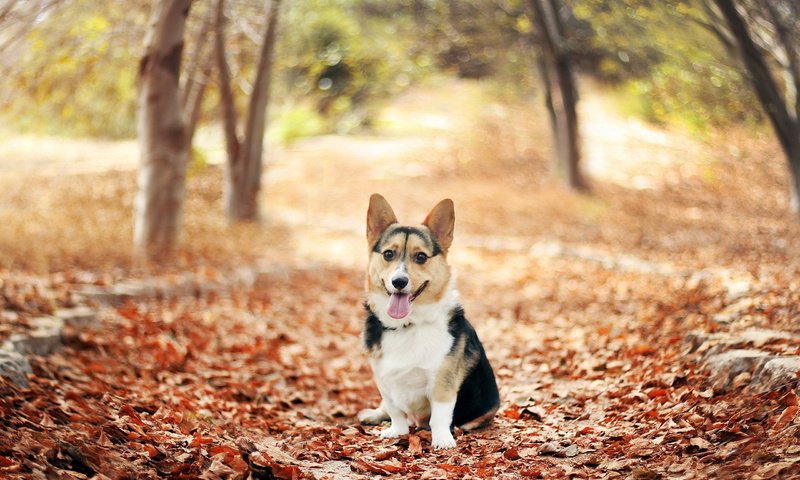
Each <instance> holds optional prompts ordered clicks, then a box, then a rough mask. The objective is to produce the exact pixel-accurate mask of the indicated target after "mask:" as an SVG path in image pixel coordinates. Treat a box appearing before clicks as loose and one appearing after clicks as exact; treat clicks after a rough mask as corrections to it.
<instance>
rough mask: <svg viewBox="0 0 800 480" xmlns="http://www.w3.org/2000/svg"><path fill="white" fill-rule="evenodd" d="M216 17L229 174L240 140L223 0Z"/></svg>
mask: <svg viewBox="0 0 800 480" xmlns="http://www.w3.org/2000/svg"><path fill="white" fill-rule="evenodd" d="M216 18H217V20H216V23H217V34H216V36H215V37H214V57H215V60H216V63H217V75H218V76H219V98H220V107H221V108H222V127H223V128H222V130H223V133H224V134H225V153H226V154H227V157H228V168H227V169H226V172H225V174H226V176H230V173H231V165H233V163H234V162H235V159H236V158H238V156H239V146H240V144H241V140H239V134H238V132H237V129H236V122H237V118H238V116H237V114H236V103H235V101H234V98H233V90H232V88H231V70H230V67H229V66H228V60H227V58H226V54H225V0H218V1H217V17H216ZM229 184H230V179H229V178H226V182H225V188H226V191H227V189H228V188H230V187H229ZM226 198H227V196H226ZM226 204H227V201H226Z"/></svg>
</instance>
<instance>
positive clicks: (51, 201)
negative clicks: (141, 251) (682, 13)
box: [0, 82, 800, 479]
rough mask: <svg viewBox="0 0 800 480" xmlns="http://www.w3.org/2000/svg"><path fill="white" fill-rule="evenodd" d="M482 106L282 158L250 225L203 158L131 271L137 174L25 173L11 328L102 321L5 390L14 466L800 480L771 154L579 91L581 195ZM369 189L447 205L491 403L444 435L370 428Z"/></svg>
mask: <svg viewBox="0 0 800 480" xmlns="http://www.w3.org/2000/svg"><path fill="white" fill-rule="evenodd" d="M491 98H492V97H491V95H490V93H489V92H487V90H486V88H485V87H484V86H481V85H478V84H474V83H470V82H452V83H447V84H445V85H440V86H438V88H430V89H421V90H415V91H412V92H410V93H409V94H406V95H404V96H402V97H400V98H399V99H397V100H396V101H394V102H393V103H392V104H390V105H389V106H388V107H387V109H386V110H385V112H384V115H383V117H382V119H381V122H379V125H380V127H379V133H377V134H373V135H364V136H348V137H342V136H325V137H318V138H312V139H306V140H301V141H298V142H297V143H295V144H293V145H291V146H288V147H282V148H275V149H273V152H272V159H271V162H270V165H269V166H268V168H267V174H266V177H265V183H264V192H263V206H264V208H263V216H264V221H263V222H261V223H259V224H254V225H244V226H235V227H229V226H228V225H226V224H225V222H224V219H222V215H221V213H220V210H221V208H220V198H221V184H222V174H221V171H220V169H219V168H218V167H214V166H211V167H206V168H205V169H202V170H199V171H196V172H192V173H191V175H190V178H189V180H188V194H187V204H186V221H185V236H184V246H183V247H182V249H181V251H180V252H179V254H178V255H176V258H174V259H173V260H172V261H171V262H169V263H167V264H164V265H160V266H152V265H150V266H146V265H139V264H134V263H132V262H131V260H130V258H131V255H130V254H131V251H130V238H131V226H130V224H131V221H130V217H131V212H132V202H133V195H134V192H135V173H134V172H133V171H131V170H130V169H129V168H128V167H129V166H128V167H121V168H120V170H119V171H110V170H112V167H113V166H112V165H111V164H112V163H113V162H106V161H104V160H103V158H102V156H97V153H96V152H95V153H93V154H92V155H94V157H93V158H100V160H98V161H94V160H92V162H91V163H92V165H93V167H92V168H90V169H89V168H87V169H86V170H83V171H80V169H78V170H77V171H72V172H71V173H70V174H60V175H53V174H51V173H52V172H58V164H57V157H58V155H55V156H52V155H51V156H49V157H48V156H46V155H43V156H41V157H36V156H35V155H33V156H32V157H31V158H39V160H40V161H41V162H42V164H43V165H44V164H47V165H50V167H52V168H50V169H48V171H47V172H44V171H38V170H37V171H34V170H32V169H29V168H17V169H14V168H9V169H8V170H7V172H8V174H7V175H4V176H3V177H2V178H0V218H3V221H2V222H0V315H2V318H0V343H2V342H3V341H4V340H6V339H14V338H19V337H14V335H19V334H23V335H24V334H26V333H28V334H31V335H33V334H35V332H36V329H37V328H38V327H37V325H39V324H38V323H37V322H38V321H39V320H37V319H38V318H40V317H42V316H43V315H54V316H56V317H58V316H62V317H63V316H64V314H63V313H62V312H63V310H60V309H63V308H70V307H75V306H78V305H86V306H88V307H90V308H91V309H92V312H93V313H92V315H91V318H89V320H87V321H67V322H66V324H65V326H64V327H63V331H61V332H60V334H59V337H60V341H61V342H62V343H63V345H60V346H56V347H54V348H52V350H54V351H53V352H48V353H49V355H40V356H36V355H30V356H28V357H27V359H28V361H29V362H30V365H31V367H32V373H30V374H28V375H27V378H25V379H24V381H18V382H17V383H16V384H15V383H13V382H11V381H10V380H4V379H0V424H2V429H0V476H2V477H9V478H105V477H109V478H159V477H167V478H242V477H246V476H248V475H251V476H252V477H253V478H320V479H323V478H330V479H333V478H345V479H347V478H355V479H359V478H373V477H376V476H385V477H387V478H508V479H512V478H521V477H529V478H638V479H655V478H686V479H690V478H798V477H797V475H798V474H797V473H795V472H798V471H800V446H798V445H800V415H798V411H799V408H798V407H799V406H798V397H797V390H796V388H797V382H798V380H797V378H798V377H797V375H796V374H795V372H796V371H797V370H800V367H798V368H796V369H792V368H789V369H788V370H786V369H784V371H783V376H780V375H778V374H770V372H773V371H772V370H770V369H769V368H767V367H768V366H769V362H770V361H779V362H788V365H790V366H791V365H794V363H791V362H793V361H796V360H797V359H798V358H800V357H798V355H800V326H798V320H799V319H800V307H798V305H800V275H799V274H800V255H798V254H799V253H800V235H799V234H800V222H798V221H797V220H796V219H795V218H794V217H792V216H791V215H790V214H789V213H788V195H787V194H786V192H787V189H788V186H787V185H788V182H787V178H786V173H785V169H784V165H783V162H782V160H781V157H780V154H779V149H778V147H777V146H776V145H775V143H774V142H773V141H772V140H771V139H770V138H769V137H767V136H762V135H759V134H756V133H752V132H742V131H732V132H725V136H724V137H723V136H722V135H719V136H710V137H708V138H706V139H705V140H703V141H700V140H696V139H693V138H691V137H689V136H686V135H683V134H681V133H680V132H675V131H668V130H664V129H658V128H654V127H650V126H647V125H643V124H640V123H638V122H635V121H630V120H627V119H625V118H624V117H622V116H620V115H618V114H616V113H615V112H614V110H613V106H612V105H610V104H609V103H608V102H607V101H606V100H605V99H604V98H603V97H600V96H596V95H588V96H587V95H584V100H583V104H582V111H581V113H582V119H583V125H582V127H583V131H584V145H585V147H584V152H585V154H586V157H587V170H588V171H589V172H590V175H591V181H592V185H593V191H592V194H591V195H577V194H573V193H570V192H567V191H565V190H563V189H562V188H561V187H559V186H557V185H555V184H554V183H552V181H551V180H549V179H548V177H549V175H548V167H547V161H546V158H548V155H549V146H548V144H549V136H548V135H549V134H548V133H547V130H546V124H545V122H544V121H543V120H542V119H544V116H543V115H542V114H541V112H540V111H539V109H538V108H537V107H535V106H531V105H519V104H506V103H502V102H496V101H492V100H491ZM114 148H122V150H121V151H123V152H127V153H124V155H129V154H130V152H129V151H128V150H126V148H132V146H131V145H129V147H124V148H123V147H119V146H114ZM2 155H3V151H2V150H1V149H0V156H2ZM76 155H77V154H76ZM109 155H111V154H109ZM65 156H67V157H69V155H65ZM78 157H79V155H78ZM70 158H73V157H70ZM75 158H77V157H75ZM48 159H50V160H48ZM52 159H55V160H52ZM76 161H78V162H80V160H76ZM54 162H55V163H54ZM11 163H12V162H11V161H10V159H9V158H8V156H6V157H4V158H2V159H0V164H3V165H10V164H11ZM98 163H99V164H100V167H97V165H98ZM103 165H108V166H109V168H103V167H102V166H103ZM105 170H109V171H105ZM373 192H380V193H382V194H383V195H384V196H386V198H387V199H388V200H389V201H390V203H392V205H393V206H394V208H395V211H396V212H397V213H398V216H399V218H400V220H401V221H404V222H417V221H420V220H421V219H422V218H423V216H424V215H425V213H427V211H428V210H429V209H430V208H431V207H432V206H433V205H434V204H435V203H436V202H437V201H438V200H440V199H441V198H444V197H450V198H453V199H454V201H455V205H456V218H457V220H456V233H455V241H454V244H453V248H452V253H451V255H450V258H449V260H450V263H451V264H452V265H453V267H454V269H455V270H456V272H457V274H458V286H459V290H460V293H461V298H462V301H463V303H464V307H465V310H466V312H467V316H468V318H470V320H471V321H472V323H473V324H474V325H475V327H476V329H477V331H478V333H479V335H480V337H481V339H482V341H483V343H484V346H485V347H486V350H487V353H488V356H489V359H490V361H491V362H492V365H493V367H494V369H495V373H496V375H497V377H498V383H499V385H500V388H501V395H502V399H503V404H502V407H501V409H500V412H499V413H498V417H497V418H496V421H495V422H494V423H493V424H492V425H491V426H490V427H489V428H487V429H485V430H483V431H479V432H474V433H463V432H460V431H457V432H456V440H457V442H458V446H457V447H456V448H455V449H452V450H444V451H434V450H432V449H431V446H430V434H429V433H428V432H425V431H416V432H414V433H412V434H411V435H409V436H407V437H403V438H400V439H395V440H383V439H380V438H379V437H378V436H377V434H378V432H379V431H380V429H381V428H382V427H379V426H378V427H364V426H360V425H358V423H357V421H356V420H355V414H356V413H357V412H358V411H359V410H361V409H363V408H367V407H372V406H375V405H376V404H377V403H378V402H379V396H378V392H377V389H376V388H375V386H374V382H373V381H372V378H371V373H370V371H369V367H368V365H367V361H366V357H365V355H364V354H363V353H362V351H361V348H360V339H359V335H360V329H361V322H362V318H363V315H362V311H361V307H360V303H361V301H362V299H363V294H362V288H363V278H364V273H363V269H364V266H365V264H366V246H365V240H364V238H363V236H364V235H363V232H364V228H365V227H364V224H363V222H364V218H365V213H366V205H367V200H368V198H369V195H370V194H371V193H373ZM731 352H733V354H732V353H731ZM737 352H739V353H737ZM741 352H749V353H741ZM0 353H2V352H0ZM720 355H721V356H722V357H720ZM726 355H728V356H726ZM731 355H732V356H731ZM0 360H2V358H0ZM781 365H782V364H781ZM798 365H800V364H798ZM773 373H774V372H773ZM779 373H780V372H779ZM25 384H26V385H25Z"/></svg>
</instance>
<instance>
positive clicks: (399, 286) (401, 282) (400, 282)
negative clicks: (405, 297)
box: [392, 277, 408, 290]
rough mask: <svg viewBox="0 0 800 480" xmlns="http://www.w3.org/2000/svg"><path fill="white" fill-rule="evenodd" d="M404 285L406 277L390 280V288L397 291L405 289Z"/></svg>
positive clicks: (406, 280) (406, 283) (406, 282)
mask: <svg viewBox="0 0 800 480" xmlns="http://www.w3.org/2000/svg"><path fill="white" fill-rule="evenodd" d="M406 285H408V277H394V278H393V279H392V286H394V288H396V289H398V290H401V289H403V288H405V287H406Z"/></svg>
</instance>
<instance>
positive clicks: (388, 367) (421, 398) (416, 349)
mask: <svg viewBox="0 0 800 480" xmlns="http://www.w3.org/2000/svg"><path fill="white" fill-rule="evenodd" d="M453 285H454V279H453V277H451V279H450V284H449V285H448V289H447V291H446V293H445V295H444V296H443V297H442V299H441V300H440V301H438V302H436V303H431V304H423V305H416V304H413V303H412V310H411V312H410V313H409V314H408V316H407V317H405V318H403V319H400V320H397V319H394V318H391V317H389V315H388V314H387V313H386V308H387V305H388V296H387V295H385V294H377V293H372V294H370V295H369V300H370V302H371V303H372V305H373V307H374V309H375V314H376V315H377V316H378V318H379V319H380V321H381V322H382V323H383V324H384V325H385V326H387V327H389V328H395V330H386V331H384V332H383V336H382V337H381V348H380V355H376V356H374V357H373V358H372V359H371V360H370V363H371V365H372V371H373V373H374V374H375V380H376V382H377V384H378V389H379V390H380V392H381V396H382V397H383V402H382V404H381V407H382V408H383V409H384V410H385V411H386V413H388V414H389V416H390V417H391V420H392V426H391V427H389V428H387V429H386V430H384V431H383V432H381V436H382V437H384V438H386V437H390V436H397V435H405V434H406V433H408V425H409V421H413V423H415V424H418V425H419V424H420V423H421V422H420V420H421V419H427V418H428V417H430V424H431V430H432V432H434V433H433V438H434V447H435V448H450V447H454V446H455V440H454V439H453V435H452V434H451V433H450V423H451V421H452V418H453V408H454V407H455V399H454V400H453V401H452V402H432V401H431V400H432V398H433V389H434V386H435V382H436V375H437V373H438V372H439V370H440V369H441V366H442V362H443V361H444V359H445V357H446V356H447V354H448V352H449V351H450V348H451V347H452V346H453V342H454V341H455V339H454V338H453V336H452V335H450V332H449V330H448V325H449V323H450V314H451V312H452V311H453V309H454V308H456V306H458V292H457V291H456V290H455V288H453ZM404 325H408V326H406V327H404ZM434 425H436V429H434Z"/></svg>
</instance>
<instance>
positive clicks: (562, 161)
mask: <svg viewBox="0 0 800 480" xmlns="http://www.w3.org/2000/svg"><path fill="white" fill-rule="evenodd" d="M529 3H530V5H531V8H532V9H533V12H534V18H535V19H536V24H537V25H538V27H539V30H538V38H539V39H540V42H539V43H540V46H541V50H540V52H541V53H540V61H539V68H540V75H541V78H542V85H543V86H544V91H545V105H546V106H547V111H548V113H549V117H550V127H551V130H552V132H553V144H554V147H555V148H554V150H555V154H556V161H555V162H554V164H555V166H556V168H555V171H556V173H557V175H558V176H559V178H561V179H563V181H564V183H565V184H566V185H567V186H568V187H570V188H573V189H575V190H587V189H588V183H587V182H586V180H585V178H584V176H583V174H582V173H581V170H580V158H581V157H580V139H579V133H578V111H577V103H578V89H577V85H576V83H575V78H574V76H573V73H572V59H571V58H570V51H569V49H568V47H567V45H568V39H567V38H566V35H567V33H566V31H565V29H564V24H563V22H562V20H561V15H562V13H561V12H562V11H563V10H564V6H563V5H562V4H561V3H560V2H559V1H558V0H529Z"/></svg>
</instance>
